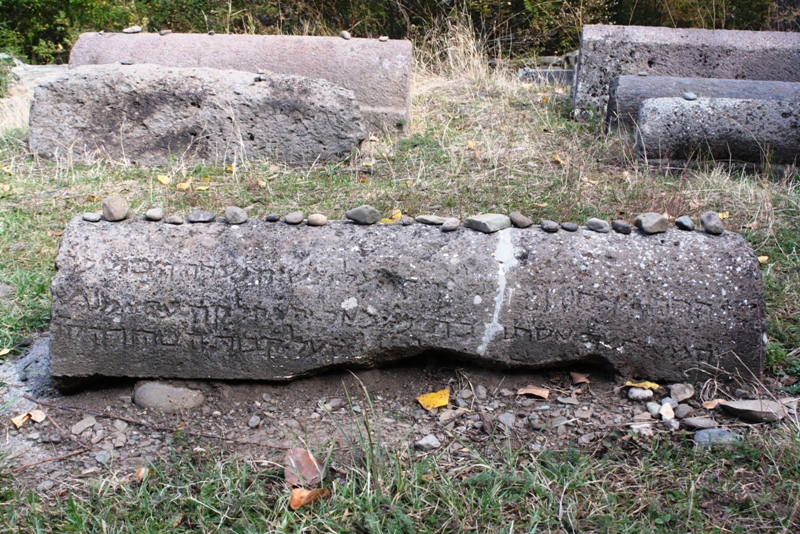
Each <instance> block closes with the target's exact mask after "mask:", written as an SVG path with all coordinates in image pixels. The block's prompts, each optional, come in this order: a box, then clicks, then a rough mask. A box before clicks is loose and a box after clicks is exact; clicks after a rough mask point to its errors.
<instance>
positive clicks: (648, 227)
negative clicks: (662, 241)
mask: <svg viewBox="0 0 800 534" xmlns="http://www.w3.org/2000/svg"><path fill="white" fill-rule="evenodd" d="M633 224H635V225H636V228H638V229H639V230H641V231H642V232H644V233H645V234H663V233H664V232H666V231H667V230H668V229H669V219H667V218H666V217H665V216H664V214H662V213H656V212H654V211H648V212H647V213H642V214H641V215H639V216H638V217H636V219H634V221H633Z"/></svg>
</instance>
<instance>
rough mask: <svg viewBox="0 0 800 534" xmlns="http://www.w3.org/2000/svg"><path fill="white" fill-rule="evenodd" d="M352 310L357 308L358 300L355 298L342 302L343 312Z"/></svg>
mask: <svg viewBox="0 0 800 534" xmlns="http://www.w3.org/2000/svg"><path fill="white" fill-rule="evenodd" d="M353 308H358V299H356V298H355V297H350V298H349V299H347V300H344V301H342V309H343V310H346V311H350V310H352V309H353Z"/></svg>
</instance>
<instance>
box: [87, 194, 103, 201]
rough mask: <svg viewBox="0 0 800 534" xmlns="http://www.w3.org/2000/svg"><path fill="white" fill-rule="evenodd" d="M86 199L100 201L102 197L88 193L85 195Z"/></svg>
mask: <svg viewBox="0 0 800 534" xmlns="http://www.w3.org/2000/svg"><path fill="white" fill-rule="evenodd" d="M86 200H87V201H88V202H100V201H101V200H102V199H101V198H100V197H96V196H94V195H89V196H88V197H86Z"/></svg>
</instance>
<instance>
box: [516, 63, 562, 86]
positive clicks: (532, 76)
mask: <svg viewBox="0 0 800 534" xmlns="http://www.w3.org/2000/svg"><path fill="white" fill-rule="evenodd" d="M574 72H575V71H574V70H573V69H530V68H527V67H524V68H521V69H519V70H518V71H517V78H518V79H519V80H520V81H521V82H530V83H538V84H542V85H572V80H573V75H574Z"/></svg>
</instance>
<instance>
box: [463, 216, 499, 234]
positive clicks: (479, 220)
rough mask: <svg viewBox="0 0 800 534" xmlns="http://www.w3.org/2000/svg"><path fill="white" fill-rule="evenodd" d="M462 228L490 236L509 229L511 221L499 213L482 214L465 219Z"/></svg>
mask: <svg viewBox="0 0 800 534" xmlns="http://www.w3.org/2000/svg"><path fill="white" fill-rule="evenodd" d="M464 226H466V227H467V228H471V229H473V230H477V231H479V232H483V233H485V234H491V233H493V232H497V231H500V230H504V229H506V228H509V227H511V219H510V218H509V217H508V215H503V214H501V213H482V214H480V215H473V216H472V217H467V219H466V220H465V221H464Z"/></svg>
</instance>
